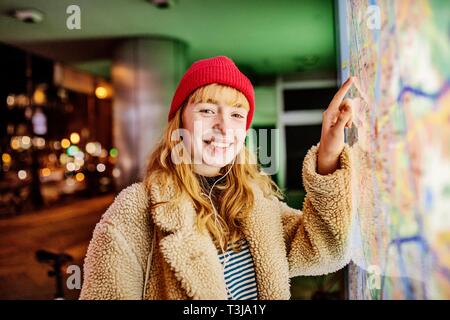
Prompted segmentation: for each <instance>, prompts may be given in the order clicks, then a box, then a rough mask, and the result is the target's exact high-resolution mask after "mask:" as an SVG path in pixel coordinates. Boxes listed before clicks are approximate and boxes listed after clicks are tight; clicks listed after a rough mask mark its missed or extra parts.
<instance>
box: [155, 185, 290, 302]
mask: <svg viewBox="0 0 450 320" xmlns="http://www.w3.org/2000/svg"><path fill="white" fill-rule="evenodd" d="M160 188H161V187H160V185H158V184H156V183H155V184H154V185H153V186H152V187H151V192H150V196H151V198H152V201H153V202H161V201H167V203H165V204H162V205H159V206H158V207H157V208H156V209H155V210H153V212H152V214H153V220H154V222H155V224H156V225H157V226H158V227H159V228H160V229H161V230H163V231H164V232H165V235H164V236H163V237H162V239H161V240H160V242H159V248H160V250H161V252H162V254H163V256H164V258H165V259H166V261H167V262H168V263H169V265H170V266H171V268H172V269H173V271H174V273H175V276H176V278H177V279H178V280H179V281H180V284H181V286H182V287H183V289H185V290H186V293H187V294H188V296H190V297H191V298H192V299H199V300H226V299H227V292H226V285H225V280H224V278H223V269H222V265H221V263H220V261H219V258H218V254H217V250H216V247H215V245H214V243H213V241H212V239H211V237H210V236H209V235H204V234H202V233H201V232H200V231H199V230H198V228H197V226H196V223H195V218H196V211H195V208H194V205H193V202H192V201H191V199H190V198H189V197H188V196H187V195H183V196H182V197H183V198H182V201H180V202H179V203H178V204H175V203H174V202H173V201H170V200H171V199H173V198H174V196H175V194H174V190H173V188H172V187H171V185H168V186H167V187H166V188H165V189H164V190H161V189H160ZM254 194H255V203H254V209H253V211H252V213H251V214H250V215H249V216H248V217H247V218H246V219H245V220H244V221H243V229H244V230H243V232H244V234H245V236H246V238H247V241H248V243H249V248H250V251H251V253H252V256H253V260H254V263H255V273H256V280H257V284H258V295H259V299H288V298H289V272H288V263H287V258H286V249H285V247H284V241H283V235H282V232H281V230H282V226H281V219H280V217H279V215H278V214H277V213H278V212H279V211H277V209H278V208H277V207H276V206H275V204H274V203H273V202H272V201H270V200H268V199H266V198H264V197H263V195H262V192H261V191H260V190H259V188H257V190H256V191H255V192H254ZM286 288H287V289H286ZM286 290H287V291H286Z"/></svg>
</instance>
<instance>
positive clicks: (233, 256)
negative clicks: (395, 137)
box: [80, 56, 353, 299]
mask: <svg viewBox="0 0 450 320" xmlns="http://www.w3.org/2000/svg"><path fill="white" fill-rule="evenodd" d="M352 82H353V79H352V78H350V79H349V80H347V81H346V82H345V84H344V85H343V86H342V87H341V88H340V90H339V91H338V92H337V94H336V95H335V97H334V98H333V100H332V101H331V103H330V105H329V107H328V109H327V110H326V111H325V112H324V113H323V124H322V134H321V139H320V142H319V143H318V144H317V145H316V146H312V148H311V149H310V150H309V152H308V154H307V155H306V157H305V159H304V162H303V182H304V186H305V188H306V191H307V195H306V198H305V201H304V204H303V210H302V211H300V210H297V209H293V208H290V207H289V206H287V205H286V204H285V203H284V202H283V201H282V194H281V192H280V190H279V189H278V188H277V186H276V185H275V184H274V183H273V182H272V180H271V179H270V177H268V176H267V175H265V174H264V173H263V172H262V171H261V169H260V168H259V167H258V165H257V164H256V161H255V156H254V155H253V154H252V152H251V151H250V150H249V149H247V147H246V146H245V144H244V141H245V136H246V132H247V130H248V129H249V128H250V124H251V121H252V117H253V112H254V91H253V87H252V84H251V83H250V81H249V80H248V79H247V77H245V75H244V74H242V73H241V72H240V71H239V69H238V68H237V67H236V65H235V64H234V63H233V61H232V60H231V59H229V58H227V57H225V56H218V57H213V58H210V59H204V60H199V61H197V62H195V63H194V64H192V65H191V67H190V68H189V69H188V70H187V72H186V73H185V75H184V76H183V78H182V79H181V81H180V83H179V85H178V87H177V90H176V92H175V94H174V97H173V101H172V105H171V108H170V111H169V115H168V124H167V127H166V128H165V130H164V132H163V136H162V139H161V140H160V142H159V144H158V145H157V147H156V148H155V149H154V151H153V152H152V153H151V154H150V157H149V161H148V167H147V172H146V176H145V178H144V180H143V182H140V183H135V184H133V185H131V186H129V187H128V188H126V189H124V190H122V191H121V192H120V194H119V195H118V196H117V197H116V199H115V201H114V203H113V204H112V205H111V206H110V207H109V208H108V210H107V211H106V213H105V214H104V215H103V217H102V219H101V221H100V222H99V223H98V224H97V226H96V228H95V231H94V235H93V238H92V240H91V243H90V245H89V248H88V252H87V255H86V259H85V264H84V283H83V287H82V290H81V296H80V298H81V299H289V298H290V287H289V285H290V278H291V277H295V276H299V275H321V274H325V273H329V272H333V271H336V270H338V269H340V268H342V267H344V266H345V265H346V264H347V263H348V261H349V254H348V246H347V240H348V232H349V225H350V218H351V216H350V215H351V194H350V155H349V147H348V146H347V145H346V144H344V127H345V126H349V125H350V124H351V119H352V112H351V102H350V101H348V100H344V96H345V94H346V92H347V91H348V90H349V88H350V87H351V85H352ZM299 173H300V168H299ZM299 176H300V174H299ZM299 178H300V177H299ZM299 183H300V181H299Z"/></svg>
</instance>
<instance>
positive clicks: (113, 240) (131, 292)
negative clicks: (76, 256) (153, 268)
mask: <svg viewBox="0 0 450 320" xmlns="http://www.w3.org/2000/svg"><path fill="white" fill-rule="evenodd" d="M145 193H146V191H145V190H144V189H143V187H142V186H141V184H138V183H136V184H133V185H132V186H129V187H128V188H126V189H124V190H122V191H121V192H120V193H119V195H118V196H117V197H116V199H115V200H114V202H113V203H112V204H111V205H110V207H109V208H108V209H107V210H106V212H105V213H104V214H103V216H102V218H101V220H100V222H99V223H98V224H97V225H96V226H95V229H94V233H93V236H92V239H91V241H90V243H89V246H88V250H87V253H86V257H85V260H84V273H83V276H84V280H83V286H82V288H81V293H80V299H108V300H109V299H120V300H128V299H133V300H134V299H142V291H143V286H144V268H145V265H146V261H147V253H148V248H149V245H150V239H151V238H148V237H144V236H143V235H144V234H150V233H151V232H153V231H152V230H151V229H150V228H149V222H148V220H149V219H148V217H147V207H146V205H147V200H146V197H145ZM150 236H151V234H150ZM147 238H148V239H147Z"/></svg>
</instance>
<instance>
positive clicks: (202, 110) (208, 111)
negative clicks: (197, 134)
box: [200, 109, 214, 114]
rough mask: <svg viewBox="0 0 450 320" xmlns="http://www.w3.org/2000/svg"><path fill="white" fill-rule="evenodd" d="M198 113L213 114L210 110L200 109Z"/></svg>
mask: <svg viewBox="0 0 450 320" xmlns="http://www.w3.org/2000/svg"><path fill="white" fill-rule="evenodd" d="M200 112H202V113H206V114H214V112H213V111H212V110H211V109H201V110H200Z"/></svg>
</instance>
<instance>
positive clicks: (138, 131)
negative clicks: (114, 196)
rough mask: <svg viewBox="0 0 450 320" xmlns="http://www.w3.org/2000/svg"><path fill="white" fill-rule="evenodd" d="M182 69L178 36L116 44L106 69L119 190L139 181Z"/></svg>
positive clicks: (182, 51) (183, 55) (182, 52)
mask: <svg viewBox="0 0 450 320" xmlns="http://www.w3.org/2000/svg"><path fill="white" fill-rule="evenodd" d="M187 67H188V66H187V61H186V45H185V44H184V43H182V42H180V41H177V40H173V39H159V38H139V39H130V40H126V41H124V42H123V43H121V44H120V45H119V46H118V47H117V48H116V50H115V52H114V55H113V64H112V68H111V72H112V81H113V86H114V103H113V109H114V112H113V139H114V144H115V146H116V147H117V148H118V150H119V157H118V163H117V168H119V169H120V176H119V177H118V178H117V179H116V186H117V188H118V189H119V190H121V189H122V188H124V187H126V186H128V185H130V184H132V183H134V182H137V181H141V180H142V178H143V175H144V172H145V165H146V161H147V158H148V155H149V153H150V151H151V150H152V149H153V147H154V146H155V144H156V143H157V141H158V140H159V139H160V137H161V133H162V129H163V128H164V126H165V124H166V123H167V114H168V112H169V108H170V102H171V99H172V95H173V93H174V92H175V89H176V86H177V84H178V81H179V80H180V79H181V77H182V75H183V73H184V72H185V70H186V68H187Z"/></svg>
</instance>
